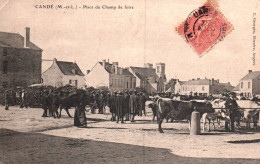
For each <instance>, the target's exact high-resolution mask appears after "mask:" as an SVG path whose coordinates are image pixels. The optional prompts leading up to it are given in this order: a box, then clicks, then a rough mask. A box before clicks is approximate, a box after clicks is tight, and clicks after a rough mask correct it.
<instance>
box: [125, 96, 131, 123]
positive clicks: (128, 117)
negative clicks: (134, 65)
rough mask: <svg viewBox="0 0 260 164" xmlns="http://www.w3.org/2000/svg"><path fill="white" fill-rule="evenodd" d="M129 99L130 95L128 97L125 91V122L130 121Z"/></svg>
mask: <svg viewBox="0 0 260 164" xmlns="http://www.w3.org/2000/svg"><path fill="white" fill-rule="evenodd" d="M129 99H130V95H129V93H128V91H125V94H124V108H125V113H126V121H129V120H130V108H129Z"/></svg>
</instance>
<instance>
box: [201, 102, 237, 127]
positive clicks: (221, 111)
mask: <svg viewBox="0 0 260 164" xmlns="http://www.w3.org/2000/svg"><path fill="white" fill-rule="evenodd" d="M210 103H211V104H212V107H213V108H214V114H213V115H211V116H212V118H210V117H208V118H207V119H208V120H212V121H213V119H215V120H217V123H218V125H219V127H220V119H223V120H225V122H226V123H225V124H226V125H225V128H226V129H228V127H230V128H231V118H230V114H231V111H230V109H228V108H227V106H226V103H227V101H226V99H215V100H213V101H211V102H210ZM205 115H206V114H205ZM205 117H207V116H205ZM240 118H241V111H239V110H237V112H235V113H234V120H235V121H236V122H237V127H240ZM203 121H206V119H204V120H203ZM205 124H206V123H205V122H204V124H203V129H205ZM209 126H210V122H209ZM213 128H214V126H213Z"/></svg>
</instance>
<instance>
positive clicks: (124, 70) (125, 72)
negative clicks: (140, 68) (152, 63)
mask: <svg viewBox="0 0 260 164" xmlns="http://www.w3.org/2000/svg"><path fill="white" fill-rule="evenodd" d="M122 74H123V75H127V76H132V77H134V75H133V74H132V73H131V72H129V71H128V70H127V69H123V70H122Z"/></svg>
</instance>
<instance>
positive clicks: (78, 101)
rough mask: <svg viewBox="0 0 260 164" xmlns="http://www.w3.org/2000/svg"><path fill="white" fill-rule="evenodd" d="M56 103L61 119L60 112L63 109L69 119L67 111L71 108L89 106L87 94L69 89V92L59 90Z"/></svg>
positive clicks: (88, 95)
mask: <svg viewBox="0 0 260 164" xmlns="http://www.w3.org/2000/svg"><path fill="white" fill-rule="evenodd" d="M58 95H59V96H58V97H59V98H58V100H57V101H58V102H57V103H59V104H60V105H59V109H60V112H59V117H61V111H62V109H64V110H65V111H66V113H67V114H68V116H69V117H71V118H72V116H71V115H70V113H69V109H70V108H71V107H75V108H76V107H77V106H81V108H85V107H86V106H87V105H90V94H89V93H87V92H86V91H85V90H83V89H76V88H74V89H71V90H66V89H65V90H63V89H61V90H60V91H59V93H58Z"/></svg>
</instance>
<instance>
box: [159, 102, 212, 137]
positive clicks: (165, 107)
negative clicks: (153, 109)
mask: <svg viewBox="0 0 260 164" xmlns="http://www.w3.org/2000/svg"><path fill="white" fill-rule="evenodd" d="M157 106H158V113H157V114H158V115H157V116H158V129H159V132H160V133H163V130H162V127H161V125H162V122H163V119H164V118H166V117H168V116H169V115H171V117H172V118H173V119H174V120H184V119H187V120H188V121H189V125H190V119H191V113H192V112H193V111H194V110H197V111H198V112H199V113H200V116H202V115H203V114H204V113H213V112H214V111H213V108H212V105H211V104H210V103H208V102H196V101H178V100H172V99H163V98H159V99H158V100H157Z"/></svg>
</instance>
